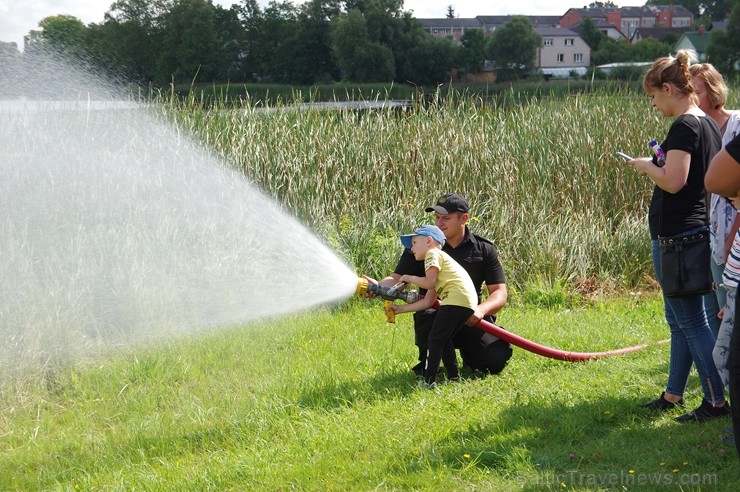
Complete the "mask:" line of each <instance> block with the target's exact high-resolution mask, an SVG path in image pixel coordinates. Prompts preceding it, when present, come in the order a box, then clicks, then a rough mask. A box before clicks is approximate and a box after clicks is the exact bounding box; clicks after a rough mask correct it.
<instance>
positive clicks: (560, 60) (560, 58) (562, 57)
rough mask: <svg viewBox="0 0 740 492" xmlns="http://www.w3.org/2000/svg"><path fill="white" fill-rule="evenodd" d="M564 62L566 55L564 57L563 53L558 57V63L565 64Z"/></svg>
mask: <svg viewBox="0 0 740 492" xmlns="http://www.w3.org/2000/svg"><path fill="white" fill-rule="evenodd" d="M563 60H565V55H563V54H562V53H558V56H557V61H558V63H563Z"/></svg>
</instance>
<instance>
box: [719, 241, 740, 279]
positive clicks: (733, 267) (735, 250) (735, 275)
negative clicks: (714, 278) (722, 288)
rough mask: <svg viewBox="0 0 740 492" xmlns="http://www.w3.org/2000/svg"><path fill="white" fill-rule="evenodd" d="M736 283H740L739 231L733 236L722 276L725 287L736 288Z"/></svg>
mask: <svg viewBox="0 0 740 492" xmlns="http://www.w3.org/2000/svg"><path fill="white" fill-rule="evenodd" d="M738 282H740V231H738V233H737V234H735V239H734V240H733V241H732V249H731V250H730V254H729V255H728V256H727V262H726V263H725V271H724V273H723V274H722V283H723V284H725V285H726V286H727V287H735V288H737V285H738Z"/></svg>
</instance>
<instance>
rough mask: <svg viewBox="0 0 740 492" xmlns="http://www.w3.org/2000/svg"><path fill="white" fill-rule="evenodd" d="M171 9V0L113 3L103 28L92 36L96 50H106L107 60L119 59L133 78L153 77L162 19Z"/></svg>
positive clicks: (158, 50)
mask: <svg viewBox="0 0 740 492" xmlns="http://www.w3.org/2000/svg"><path fill="white" fill-rule="evenodd" d="M171 7H172V2H171V1H170V0H117V1H115V2H113V4H111V7H110V10H109V11H108V12H107V13H106V14H105V20H104V25H103V26H101V28H100V29H99V30H98V32H96V33H95V35H96V43H97V45H98V46H99V48H98V49H107V52H108V54H107V55H106V58H107V59H109V60H118V61H119V62H120V63H121V64H122V65H123V66H125V67H128V70H130V72H131V73H133V74H134V75H135V76H136V77H138V78H140V79H142V80H149V79H152V78H154V75H155V72H156V71H157V59H158V58H159V53H160V51H161V50H160V46H161V25H162V18H163V16H164V15H165V14H166V13H167V12H168V11H169V10H170V9H171ZM160 82H162V83H164V82H169V80H162V81H160Z"/></svg>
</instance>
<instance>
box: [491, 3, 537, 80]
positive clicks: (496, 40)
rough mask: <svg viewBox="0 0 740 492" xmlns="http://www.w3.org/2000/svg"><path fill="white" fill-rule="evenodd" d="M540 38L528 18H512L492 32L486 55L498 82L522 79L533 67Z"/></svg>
mask: <svg viewBox="0 0 740 492" xmlns="http://www.w3.org/2000/svg"><path fill="white" fill-rule="evenodd" d="M541 44H542V37H541V36H540V35H539V34H537V33H536V32H535V31H534V29H532V23H531V22H530V20H529V18H527V17H524V16H513V17H512V18H511V20H509V21H508V22H507V23H506V24H504V25H503V26H501V27H499V28H498V29H496V30H495V31H493V35H492V36H491V40H490V43H489V47H488V54H489V56H490V58H491V59H492V60H493V62H494V66H495V67H496V68H497V72H498V80H516V79H519V78H523V77H525V76H526V74H527V73H529V71H530V70H532V68H533V67H534V63H535V58H536V56H537V48H538V47H540V46H541Z"/></svg>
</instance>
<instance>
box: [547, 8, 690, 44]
mask: <svg viewBox="0 0 740 492" xmlns="http://www.w3.org/2000/svg"><path fill="white" fill-rule="evenodd" d="M586 18H588V19H591V20H592V21H593V22H594V24H596V25H597V26H600V27H599V28H600V29H602V27H601V26H607V25H611V26H613V27H614V28H615V29H617V30H618V31H619V32H621V34H622V36H621V37H622V38H624V39H629V40H631V39H632V38H633V36H634V34H635V32H636V31H637V30H638V29H641V28H654V27H665V28H670V29H691V28H693V26H694V16H693V14H692V13H691V12H690V11H689V10H688V9H686V8H685V7H682V6H681V5H672V4H671V5H646V6H643V7H617V8H593V9H589V8H582V9H568V11H567V12H566V13H565V14H564V15H563V17H562V18H561V19H560V26H561V27H565V28H568V29H570V28H572V27H573V26H575V25H577V24H578V23H580V22H582V21H583V19H586ZM602 32H604V31H603V30H602ZM607 35H608V36H609V37H612V36H613V32H612V33H608V34H607ZM613 39H619V38H617V37H613Z"/></svg>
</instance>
